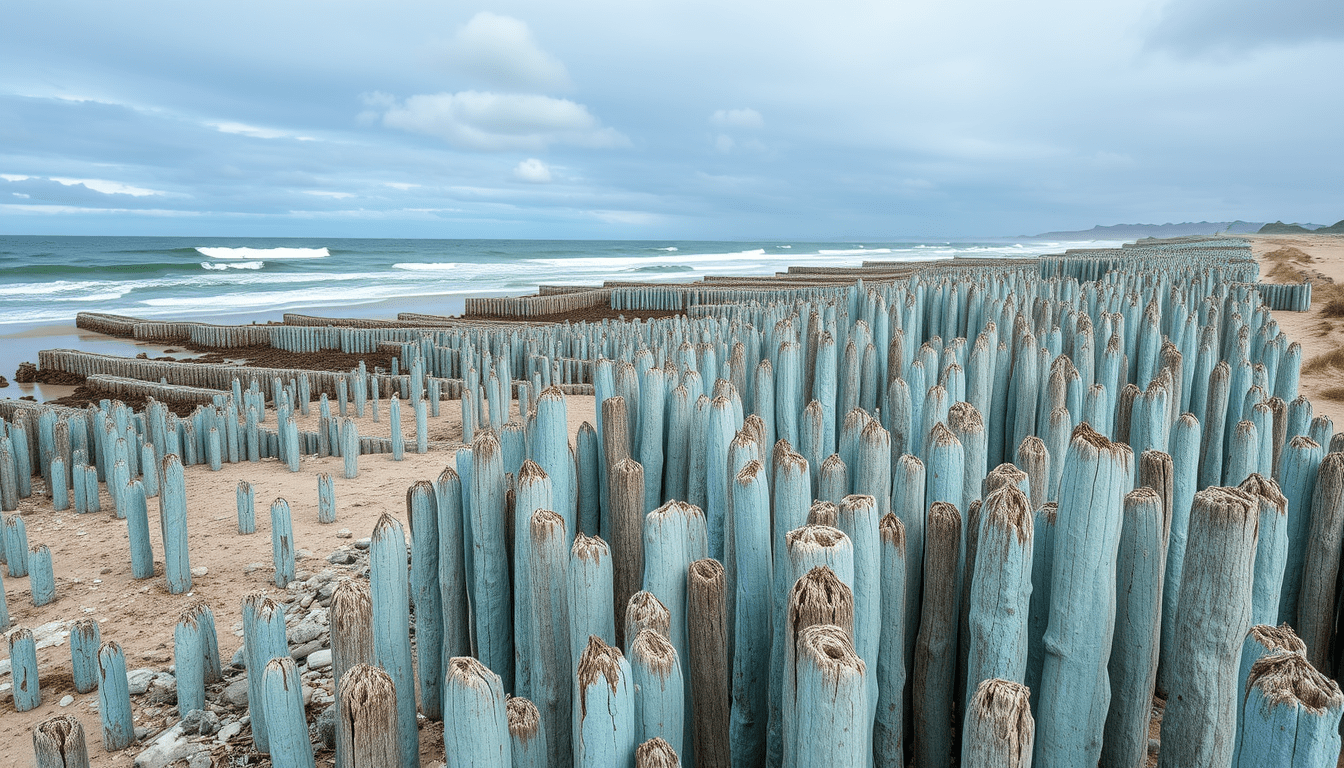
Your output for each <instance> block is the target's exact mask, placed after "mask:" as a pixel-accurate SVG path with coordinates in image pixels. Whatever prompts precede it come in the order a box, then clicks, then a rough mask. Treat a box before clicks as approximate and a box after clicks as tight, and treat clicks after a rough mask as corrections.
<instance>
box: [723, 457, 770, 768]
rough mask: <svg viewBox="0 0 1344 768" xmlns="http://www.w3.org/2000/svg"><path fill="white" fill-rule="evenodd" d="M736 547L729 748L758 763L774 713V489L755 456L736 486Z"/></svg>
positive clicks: (745, 761)
mask: <svg viewBox="0 0 1344 768" xmlns="http://www.w3.org/2000/svg"><path fill="white" fill-rule="evenodd" d="M732 493H733V505H732V509H733V513H732V514H733V518H734V520H733V524H732V534H733V552H734V555H735V557H734V560H735V565H736V579H735V580H734V588H735V589H736V591H737V595H736V601H735V605H736V612H735V614H734V615H735V623H734V636H735V641H734V648H735V652H734V653H733V654H732V655H731V658H732V663H733V681H732V701H733V706H732V721H731V723H730V725H729V737H728V738H729V748H730V750H731V753H732V759H733V762H734V763H743V764H755V763H759V762H760V761H761V760H762V759H763V758H764V756H765V743H766V737H765V734H766V726H767V723H768V712H769V707H768V705H769V670H770V651H769V649H770V642H771V641H770V636H771V619H770V612H771V607H772V604H773V602H774V600H773V598H772V597H771V594H770V586H771V582H772V577H771V562H770V490H769V486H768V484H767V482H766V478H765V467H764V466H763V465H762V464H761V463H760V462H759V461H755V460H753V461H751V462H750V463H748V464H747V465H746V467H744V468H743V469H742V471H741V472H740V473H739V474H738V475H737V476H736V478H735V480H734V483H733V487H732Z"/></svg>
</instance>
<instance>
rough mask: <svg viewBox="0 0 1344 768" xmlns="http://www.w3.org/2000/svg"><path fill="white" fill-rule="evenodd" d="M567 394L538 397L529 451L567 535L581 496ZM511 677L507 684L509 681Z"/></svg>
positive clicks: (554, 389)
mask: <svg viewBox="0 0 1344 768" xmlns="http://www.w3.org/2000/svg"><path fill="white" fill-rule="evenodd" d="M566 414H567V410H566V404H565V396H564V393H562V392H561V391H560V389H559V388H558V387H548V388H547V389H544V390H542V392H541V395H540V396H538V397H537V424H536V434H535V435H533V436H530V440H529V448H530V450H531V453H532V459H533V461H535V462H537V465H538V466H540V467H541V468H542V469H543V470H545V472H546V476H547V477H549V478H551V499H552V507H551V508H552V509H553V510H554V511H555V512H557V513H558V514H559V515H560V517H561V518H563V519H564V521H565V532H566V533H567V534H569V535H571V536H572V535H573V533H574V532H575V530H577V527H576V523H577V522H578V520H577V509H576V502H577V498H578V496H577V492H578V489H577V487H576V485H575V477H574V454H573V452H572V451H570V447H569V425H568V421H567V418H568V417H567V415H566ZM508 679H509V678H508V676H507V675H505V676H504V680H505V681H506V682H507V681H508Z"/></svg>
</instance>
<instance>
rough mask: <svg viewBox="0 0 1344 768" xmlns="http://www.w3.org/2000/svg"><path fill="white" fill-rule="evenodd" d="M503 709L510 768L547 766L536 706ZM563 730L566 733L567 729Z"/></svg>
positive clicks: (514, 704) (516, 703)
mask: <svg viewBox="0 0 1344 768" xmlns="http://www.w3.org/2000/svg"><path fill="white" fill-rule="evenodd" d="M519 404H520V405H521V404H522V403H521V402H520V403H519ZM504 708H505V712H506V714H507V715H508V719H509V755H510V759H509V764H510V766H511V768H546V766H547V765H548V764H549V763H548V754H549V753H548V746H549V743H548V742H547V740H546V731H544V730H543V729H542V727H541V715H540V713H539V712H538V711H537V706H536V705H535V704H533V703H532V702H531V701H528V700H527V699H524V698H522V697H520V696H510V697H508V699H507V701H506V702H505V704H504ZM565 730H566V731H568V728H566V729H565Z"/></svg>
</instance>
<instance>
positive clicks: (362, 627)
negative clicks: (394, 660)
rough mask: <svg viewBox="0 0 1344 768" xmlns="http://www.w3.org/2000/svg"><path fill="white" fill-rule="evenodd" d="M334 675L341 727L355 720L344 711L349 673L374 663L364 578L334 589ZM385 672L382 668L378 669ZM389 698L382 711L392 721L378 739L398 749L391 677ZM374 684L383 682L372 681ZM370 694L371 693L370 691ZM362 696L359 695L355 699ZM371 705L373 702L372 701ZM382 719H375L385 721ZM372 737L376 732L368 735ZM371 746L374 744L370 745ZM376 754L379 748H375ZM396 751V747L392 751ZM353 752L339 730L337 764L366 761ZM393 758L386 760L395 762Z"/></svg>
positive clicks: (347, 766) (350, 767)
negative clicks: (360, 759)
mask: <svg viewBox="0 0 1344 768" xmlns="http://www.w3.org/2000/svg"><path fill="white" fill-rule="evenodd" d="M330 616H331V679H332V680H333V681H334V682H335V684H336V685H335V690H333V691H332V693H333V694H335V697H336V722H337V723H338V727H341V726H342V725H344V726H349V725H351V724H352V720H353V718H354V715H347V714H346V713H345V703H344V702H345V698H344V692H343V688H344V686H345V685H346V684H347V680H349V679H350V678H348V677H347V675H348V674H349V673H350V671H351V670H353V669H355V668H356V667H358V666H360V665H371V664H373V663H374V653H373V598H372V596H371V594H370V592H369V585H368V584H367V583H366V582H364V581H363V580H358V579H341V581H340V583H338V584H337V585H336V589H335V590H333V591H332V593H331V607H330ZM379 671H380V672H382V670H379ZM382 674H383V675H386V674H387V673H386V672H382ZM387 682H388V684H387V690H386V695H387V702H386V703H380V704H378V705H377V706H378V708H379V712H380V713H381V711H382V708H384V707H386V708H387V709H388V711H389V712H391V713H392V714H391V715H386V716H387V717H389V718H390V723H391V724H388V725H387V726H386V734H385V735H380V736H378V737H377V742H378V743H379V744H382V743H383V742H390V743H391V744H393V745H394V746H393V749H394V750H395V749H396V747H395V745H396V743H397V738H396V727H395V723H396V716H395V713H396V708H395V701H396V700H395V692H394V691H393V688H392V679H391V678H390V677H389V678H388V679H387ZM372 685H374V687H375V688H380V689H381V686H379V685H377V684H376V683H374V684H372ZM370 695H371V694H370ZM356 700H360V699H356ZM369 705H370V706H372V705H373V704H372V702H371V701H370V703H369ZM383 716H384V715H380V716H379V717H380V719H378V720H377V721H376V722H377V723H379V724H383V723H384V721H383V720H382V719H381V717H383ZM369 738H373V734H370V735H369ZM370 749H372V748H370ZM375 754H377V752H375ZM396 754H397V753H396V752H395V751H394V752H393V755H396ZM353 760H354V758H353V756H352V755H351V753H350V752H349V750H348V749H347V748H346V747H345V746H344V742H342V740H341V738H340V733H339V731H338V732H337V739H336V764H337V765H338V766H343V768H357V766H359V765H363V764H364V763H357V762H352V761H353ZM394 763H395V758H394V759H393V761H392V762H389V763H387V764H388V765H392V764H394Z"/></svg>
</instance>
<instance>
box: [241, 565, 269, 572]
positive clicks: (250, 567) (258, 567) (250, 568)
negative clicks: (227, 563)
mask: <svg viewBox="0 0 1344 768" xmlns="http://www.w3.org/2000/svg"><path fill="white" fill-rule="evenodd" d="M265 567H266V564H265V563H248V564H247V565H245V566H243V573H252V572H253V571H259V570H261V569H262V568H265Z"/></svg>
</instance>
